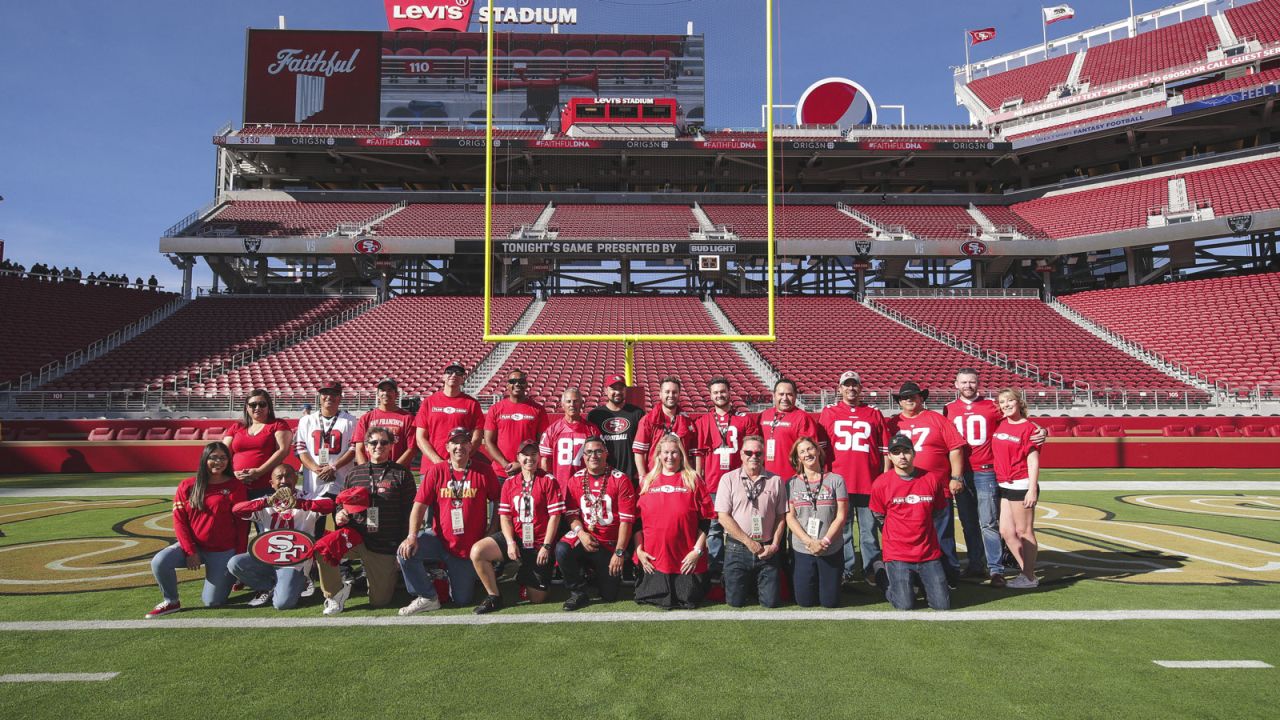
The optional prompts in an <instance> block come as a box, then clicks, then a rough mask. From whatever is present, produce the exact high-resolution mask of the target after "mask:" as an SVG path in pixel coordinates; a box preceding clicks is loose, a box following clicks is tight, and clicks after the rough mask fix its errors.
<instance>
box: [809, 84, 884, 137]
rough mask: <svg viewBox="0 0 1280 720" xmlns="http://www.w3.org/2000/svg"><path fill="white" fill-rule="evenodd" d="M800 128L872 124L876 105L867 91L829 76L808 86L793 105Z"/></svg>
mask: <svg viewBox="0 0 1280 720" xmlns="http://www.w3.org/2000/svg"><path fill="white" fill-rule="evenodd" d="M796 122H798V123H800V124H801V125H839V126H841V127H849V126H850V125H875V124H876V103H875V100H873V99H872V98H871V94H870V93H868V92H867V89H866V88H864V87H862V86H861V85H859V84H858V83H856V82H854V81H852V80H850V79H848V78H840V77H829V78H824V79H822V80H819V81H818V82H816V83H814V84H812V85H810V86H809V89H808V90H805V91H804V94H802V95H801V96H800V102H799V103H797V104H796Z"/></svg>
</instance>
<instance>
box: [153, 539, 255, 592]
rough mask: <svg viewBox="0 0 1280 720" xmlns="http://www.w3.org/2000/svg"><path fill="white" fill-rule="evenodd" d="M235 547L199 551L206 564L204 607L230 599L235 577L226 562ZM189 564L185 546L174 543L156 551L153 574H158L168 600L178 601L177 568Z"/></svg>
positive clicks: (158, 580)
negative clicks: (217, 550) (213, 550)
mask: <svg viewBox="0 0 1280 720" xmlns="http://www.w3.org/2000/svg"><path fill="white" fill-rule="evenodd" d="M235 554H236V551H235V550H223V551H222V552H209V551H207V550H202V551H200V560H201V561H202V562H203V563H204V590H203V591H202V592H201V593H200V599H201V600H203V601H204V604H205V607H218V606H219V605H222V604H225V603H226V602H227V596H228V595H230V594H231V584H232V583H233V582H235V578H233V577H231V573H229V572H227V561H228V560H230V559H231V556H232V555H235ZM186 566H187V554H186V553H185V552H183V551H182V546H181V545H179V544H178V543H174V544H172V545H170V546H169V547H167V548H165V549H163V550H161V551H160V552H158V553H156V556H155V557H153V558H151V574H152V575H155V576H156V583H157V584H159V585H160V594H161V595H163V596H164V599H165V600H168V601H169V602H174V603H176V602H178V570H179V569H180V568H185V567H186Z"/></svg>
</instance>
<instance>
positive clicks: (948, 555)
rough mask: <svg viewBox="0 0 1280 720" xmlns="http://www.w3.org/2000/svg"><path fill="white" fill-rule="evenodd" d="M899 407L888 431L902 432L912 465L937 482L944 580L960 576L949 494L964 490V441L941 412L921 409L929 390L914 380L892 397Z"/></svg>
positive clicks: (923, 407) (938, 528)
mask: <svg viewBox="0 0 1280 720" xmlns="http://www.w3.org/2000/svg"><path fill="white" fill-rule="evenodd" d="M893 399H894V400H896V401H898V407H899V408H900V409H901V410H902V412H900V413H899V414H897V415H895V416H894V417H893V419H892V420H890V421H889V432H890V433H892V434H893V435H906V436H908V437H910V438H911V442H912V444H913V445H914V446H915V451H916V452H915V458H914V464H915V467H917V468H919V469H920V470H923V471H924V472H925V473H927V474H929V475H930V476H931V477H932V478H933V479H934V480H936V481H937V483H938V487H939V489H941V490H942V494H943V496H944V497H945V498H946V499H947V511H946V512H944V513H941V514H939V515H938V516H937V522H938V527H937V532H938V543H939V544H940V545H941V546H942V566H943V569H945V570H946V572H947V583H948V584H949V585H954V584H955V583H956V581H957V580H958V579H959V578H960V560H959V558H957V557H956V525H955V511H954V505H953V504H952V502H951V496H952V495H954V494H958V493H962V492H964V448H965V447H967V444H966V443H965V441H964V438H962V437H960V433H958V432H956V428H955V426H954V425H952V424H951V423H950V422H949V421H948V420H947V419H946V418H945V417H943V416H942V413H939V412H935V411H933V410H929V409H927V408H925V406H924V403H925V401H926V400H928V399H929V391H928V390H921V389H920V386H919V385H918V384H916V383H914V382H905V383H903V384H902V388H901V389H900V390H899V391H898V392H897V393H896V394H895V395H894V396H893Z"/></svg>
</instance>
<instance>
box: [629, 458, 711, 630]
mask: <svg viewBox="0 0 1280 720" xmlns="http://www.w3.org/2000/svg"><path fill="white" fill-rule="evenodd" d="M636 507H637V509H638V510H639V512H638V515H639V516H640V523H641V525H642V526H643V530H642V532H641V533H640V534H639V535H638V536H637V539H636V559H637V560H638V561H639V563H640V565H641V567H642V568H644V576H643V578H642V579H641V580H640V581H639V582H637V583H636V602H638V603H641V604H647V605H657V606H658V607H660V608H664V609H666V610H672V609H674V608H683V609H692V608H695V607H697V605H698V602H699V601H701V600H702V594H703V590H704V588H703V586H702V582H703V578H704V576H705V575H706V572H707V530H708V529H709V528H710V527H711V518H712V517H713V516H714V514H715V510H714V509H713V508H712V506H711V496H709V495H707V493H706V491H705V489H704V487H703V485H702V483H700V482H698V475H697V473H695V472H694V471H693V468H692V467H690V466H689V459H688V456H687V455H686V454H685V450H684V445H683V444H682V443H681V442H680V438H679V437H677V436H675V435H663V436H662V439H661V440H659V441H658V453H657V461H656V462H655V463H654V465H653V469H652V470H650V471H649V473H648V474H647V475H645V476H644V481H643V482H642V483H641V484H640V497H639V499H638V500H637V501H636Z"/></svg>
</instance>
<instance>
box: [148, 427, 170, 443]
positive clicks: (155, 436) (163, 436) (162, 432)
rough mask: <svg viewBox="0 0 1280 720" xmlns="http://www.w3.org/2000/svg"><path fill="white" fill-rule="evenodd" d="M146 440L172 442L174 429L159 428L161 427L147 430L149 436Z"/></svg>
mask: <svg viewBox="0 0 1280 720" xmlns="http://www.w3.org/2000/svg"><path fill="white" fill-rule="evenodd" d="M144 438H145V439H147V440H172V439H173V429H172V428H159V427H155V428H151V429H149V430H147V434H146V435H145V436H144Z"/></svg>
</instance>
